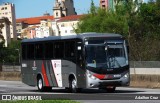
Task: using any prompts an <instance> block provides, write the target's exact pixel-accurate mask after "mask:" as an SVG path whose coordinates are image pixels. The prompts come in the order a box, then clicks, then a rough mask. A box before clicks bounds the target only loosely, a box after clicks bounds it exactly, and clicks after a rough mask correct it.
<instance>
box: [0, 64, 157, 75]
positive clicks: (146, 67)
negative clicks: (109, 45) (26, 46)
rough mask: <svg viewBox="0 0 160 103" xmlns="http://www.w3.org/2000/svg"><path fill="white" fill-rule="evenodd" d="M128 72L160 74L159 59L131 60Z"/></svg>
mask: <svg viewBox="0 0 160 103" xmlns="http://www.w3.org/2000/svg"><path fill="white" fill-rule="evenodd" d="M2 71H4V72H13V71H19V72H20V71H21V67H20V65H16V64H4V65H2ZM130 74H145V75H160V61H131V62H130Z"/></svg>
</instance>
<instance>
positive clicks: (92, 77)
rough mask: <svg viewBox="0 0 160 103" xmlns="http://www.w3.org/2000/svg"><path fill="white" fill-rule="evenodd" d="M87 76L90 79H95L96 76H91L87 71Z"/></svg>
mask: <svg viewBox="0 0 160 103" xmlns="http://www.w3.org/2000/svg"><path fill="white" fill-rule="evenodd" d="M88 77H89V78H91V79H96V77H95V76H93V75H92V74H91V73H90V72H88Z"/></svg>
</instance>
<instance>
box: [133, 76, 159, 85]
mask: <svg viewBox="0 0 160 103" xmlns="http://www.w3.org/2000/svg"><path fill="white" fill-rule="evenodd" d="M130 86H131V87H145V88H160V75H131V82H130Z"/></svg>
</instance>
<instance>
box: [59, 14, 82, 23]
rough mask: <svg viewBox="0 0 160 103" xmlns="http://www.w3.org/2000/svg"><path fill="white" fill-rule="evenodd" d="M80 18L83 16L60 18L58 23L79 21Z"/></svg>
mask: <svg viewBox="0 0 160 103" xmlns="http://www.w3.org/2000/svg"><path fill="white" fill-rule="evenodd" d="M82 16H83V15H70V16H66V17H62V18H60V19H59V20H58V22H63V21H74V20H79V19H80V18H81V17H82Z"/></svg>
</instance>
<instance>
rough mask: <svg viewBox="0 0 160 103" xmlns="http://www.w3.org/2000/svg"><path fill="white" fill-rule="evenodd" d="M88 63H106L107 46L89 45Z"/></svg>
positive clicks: (87, 48)
mask: <svg viewBox="0 0 160 103" xmlns="http://www.w3.org/2000/svg"><path fill="white" fill-rule="evenodd" d="M86 61H87V63H105V62H106V52H105V46H104V45H103V46H102V45H87V46H86Z"/></svg>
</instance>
